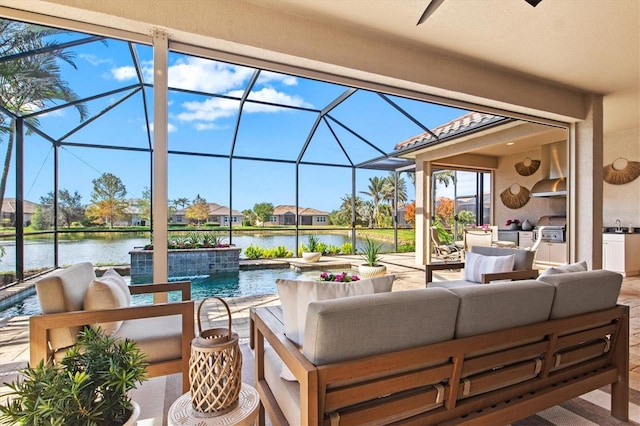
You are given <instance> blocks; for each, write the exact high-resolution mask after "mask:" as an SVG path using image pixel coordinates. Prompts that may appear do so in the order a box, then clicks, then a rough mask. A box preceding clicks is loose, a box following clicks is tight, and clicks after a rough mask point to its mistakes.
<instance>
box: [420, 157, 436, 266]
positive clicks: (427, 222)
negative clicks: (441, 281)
mask: <svg viewBox="0 0 640 426" xmlns="http://www.w3.org/2000/svg"><path fill="white" fill-rule="evenodd" d="M432 184H433V182H432V179H431V162H430V161H420V160H418V159H416V264H417V265H427V264H429V263H431V252H432V247H431V239H430V238H429V232H430V228H431V217H432V216H433V212H432V211H431V208H432V205H433V201H432V200H431V193H432V192H431V185H432Z"/></svg>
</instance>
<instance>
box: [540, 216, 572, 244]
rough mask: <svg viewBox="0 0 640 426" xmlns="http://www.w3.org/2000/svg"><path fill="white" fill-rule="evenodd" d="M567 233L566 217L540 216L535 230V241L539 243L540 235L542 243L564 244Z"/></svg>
mask: <svg viewBox="0 0 640 426" xmlns="http://www.w3.org/2000/svg"><path fill="white" fill-rule="evenodd" d="M566 231H567V217H566V216H540V217H539V218H538V222H537V224H536V227H535V228H534V229H533V239H534V240H535V241H537V239H538V234H540V235H541V237H540V241H547V242H554V243H563V242H564V241H565V237H566Z"/></svg>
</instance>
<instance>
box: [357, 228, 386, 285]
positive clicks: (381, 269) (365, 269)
mask: <svg viewBox="0 0 640 426" xmlns="http://www.w3.org/2000/svg"><path fill="white" fill-rule="evenodd" d="M381 250H382V244H378V243H376V242H375V241H373V240H372V239H370V238H367V239H366V240H365V244H364V246H362V247H360V250H359V253H360V257H362V259H363V260H364V263H362V264H360V265H359V266H358V272H359V273H360V277H361V278H373V277H381V276H383V275H385V274H386V273H387V267H386V266H384V265H382V264H381V263H380V261H381V260H382V256H380V251H381Z"/></svg>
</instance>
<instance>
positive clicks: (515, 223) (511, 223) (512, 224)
mask: <svg viewBox="0 0 640 426" xmlns="http://www.w3.org/2000/svg"><path fill="white" fill-rule="evenodd" d="M507 226H508V227H509V229H510V230H512V231H515V230H517V229H518V227H519V226H520V219H509V220H507Z"/></svg>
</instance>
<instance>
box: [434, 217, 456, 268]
mask: <svg viewBox="0 0 640 426" xmlns="http://www.w3.org/2000/svg"><path fill="white" fill-rule="evenodd" d="M431 241H432V242H433V250H434V252H435V256H436V257H437V258H439V259H442V260H444V261H445V262H448V261H451V260H460V250H458V248H457V247H456V246H455V245H453V244H443V243H442V242H441V241H440V238H438V228H437V227H435V226H432V227H431Z"/></svg>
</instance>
